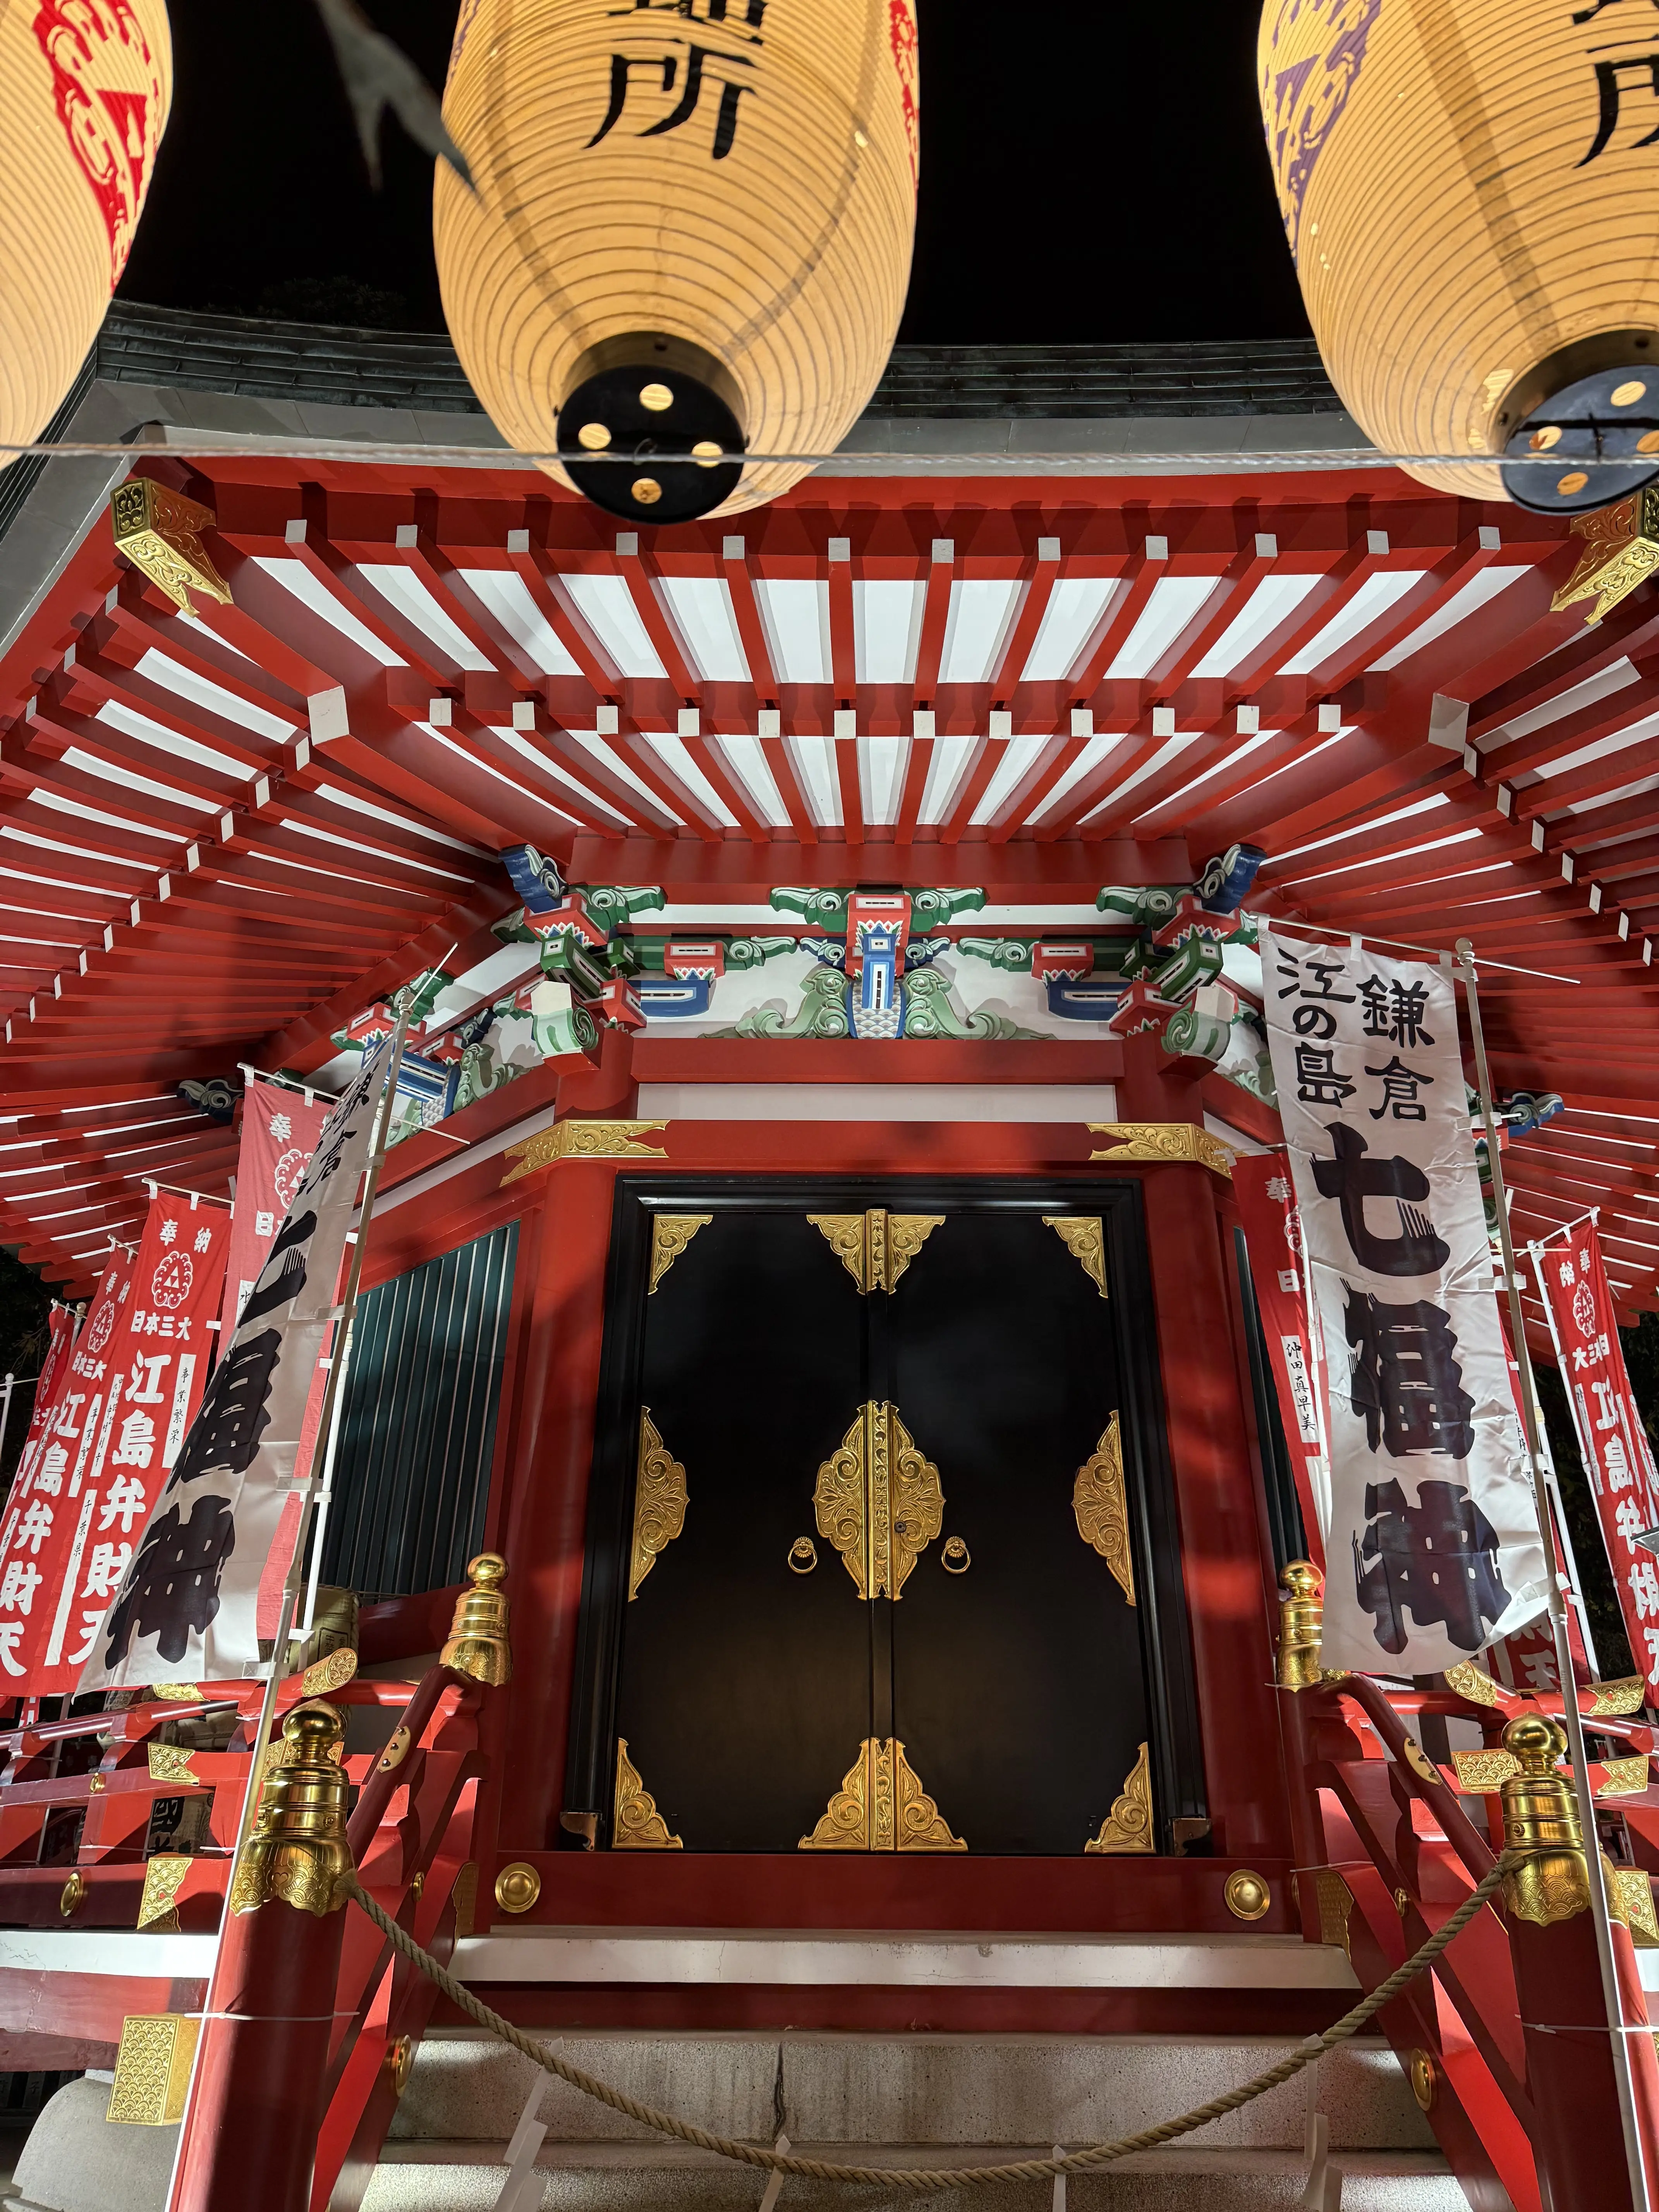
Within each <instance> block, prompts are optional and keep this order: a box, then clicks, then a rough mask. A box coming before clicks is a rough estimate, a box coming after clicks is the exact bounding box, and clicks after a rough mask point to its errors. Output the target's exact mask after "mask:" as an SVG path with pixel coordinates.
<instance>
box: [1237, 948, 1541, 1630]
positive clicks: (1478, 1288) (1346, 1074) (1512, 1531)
mask: <svg viewBox="0 0 1659 2212" xmlns="http://www.w3.org/2000/svg"><path fill="white" fill-rule="evenodd" d="M1261 960H1262V981H1263V989H1264V994H1265V997H1266V1001H1267V1038H1268V1043H1269V1046H1270V1048H1271V1049H1272V1053H1273V1080H1274V1082H1275V1084H1276V1085H1277V1086H1278V1090H1279V1113H1280V1115H1281V1116H1282V1117H1283V1120H1284V1124H1285V1145H1286V1147H1287V1149H1288V1151H1289V1152H1290V1157H1291V1177H1292V1180H1293V1182H1294V1183H1295V1186H1296V1195H1297V1202H1298V1205H1299V1206H1300V1209H1301V1214H1302V1225H1303V1235H1304V1239H1305V1243H1306V1249H1307V1263H1308V1267H1309V1272H1310V1278H1311V1284H1312V1291H1313V1309H1314V1317H1315V1321H1316V1325H1317V1327H1318V1328H1319V1329H1320V1331H1321V1333H1322V1340H1323V1343H1324V1349H1325V1363H1326V1372H1327V1374H1328V1376H1329V1378H1330V1439H1329V1442H1330V1463H1331V1500H1332V1504H1331V1526H1330V1535H1329V1542H1328V1554H1327V1559H1328V1571H1327V1576H1326V1584H1325V1643H1324V1663H1325V1665H1326V1666H1327V1667H1333V1668H1337V1667H1341V1668H1352V1669H1353V1670H1355V1671H1356V1672H1358V1673H1361V1674H1438V1673H1440V1672H1441V1671H1442V1670H1443V1668H1447V1667H1450V1666H1454V1665H1455V1663H1456V1662H1458V1661H1459V1660H1460V1659H1468V1657H1470V1656H1471V1655H1472V1654H1473V1653H1474V1652H1475V1651H1477V1650H1480V1649H1481V1648H1482V1647H1483V1646H1485V1645H1486V1644H1491V1643H1492V1642H1493V1641H1494V1640H1495V1639H1496V1638H1498V1637H1500V1636H1507V1635H1508V1634H1509V1633H1510V1632H1511V1631H1512V1630H1514V1629H1517V1628H1519V1627H1520V1626H1522V1624H1523V1623H1524V1622H1526V1621H1528V1620H1531V1619H1532V1618H1533V1616H1534V1614H1536V1613H1540V1612H1541V1611H1542V1610H1543V1608H1544V1607H1546V1605H1547V1603H1548V1595H1547V1586H1546V1583H1545V1573H1546V1569H1545V1563H1544V1553H1543V1547H1542V1545H1541V1541H1540V1538H1539V1533H1538V1521H1537V1515H1536V1512H1535V1510H1534V1503H1533V1492H1532V1482H1531V1477H1530V1474H1529V1473H1528V1465H1527V1454H1526V1445H1525V1442H1524V1440H1523V1438H1522V1434H1521V1425H1520V1422H1519V1421H1518V1420H1517V1419H1516V1412H1515V1401H1514V1397H1513V1395H1512V1394H1511V1391H1510V1375H1509V1364H1508V1354H1507V1352H1506V1349H1505V1346H1504V1338H1503V1332H1502V1330H1501V1328H1500V1327H1499V1323H1498V1301H1497V1298H1496V1296H1495V1295H1494V1292H1493V1287H1492V1248H1491V1245H1490V1243H1489V1242H1488V1239H1487V1236H1486V1216H1485V1212H1484V1211H1483V1209H1482V1206H1481V1200H1480V1174H1479V1170H1478V1169H1477V1166H1476V1163H1475V1153H1474V1140H1473V1139H1472V1137H1471V1135H1470V1131H1469V1115H1468V1102H1467V1097H1466V1094H1465V1090H1464V1081H1463V1064H1462V1055H1461V1054H1460V1051H1459V1048H1458V1042H1457V1006H1456V999H1455V992H1454V988H1453V985H1452V981H1451V978H1450V976H1449V975H1447V974H1446V973H1445V972H1444V971H1443V969H1439V968H1436V967H1430V966H1427V965H1425V963H1422V962H1420V961H1414V960H1387V959H1384V958H1383V957H1382V956H1381V955H1380V954H1377V953H1374V952H1370V951H1360V950H1356V949H1353V948H1351V947H1348V946H1335V945H1312V944H1308V943H1304V942H1302V941H1300V940H1293V939H1289V938H1285V937H1275V936H1273V934H1272V933H1271V932H1270V931H1269V930H1268V929H1267V927H1263V929H1262V932H1261Z"/></svg>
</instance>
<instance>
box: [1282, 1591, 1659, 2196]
mask: <svg viewBox="0 0 1659 2212" xmlns="http://www.w3.org/2000/svg"><path fill="white" fill-rule="evenodd" d="M1287 1610H1288V1609H1287ZM1301 1625H1302V1626H1304V1627H1305V1615H1304V1620H1303V1622H1302V1624H1301ZM1290 1672H1291V1676H1292V1678H1293V1677H1294V1674H1295V1669H1294V1668H1291V1670H1290ZM1480 1694H1481V1696H1482V1698H1484V1697H1485V1696H1486V1689H1485V1688H1482V1689H1481V1692H1480ZM1491 1694H1492V1700H1493V1702H1492V1703H1490V1704H1486V1703H1481V1702H1476V1701H1474V1700H1472V1699H1468V1698H1464V1697H1459V1696H1455V1695H1451V1694H1449V1693H1446V1692H1419V1691H1388V1692H1385V1691H1384V1690H1383V1688H1382V1686H1380V1685H1379V1684H1377V1683H1376V1682H1375V1681H1372V1680H1369V1679H1368V1678H1366V1677H1364V1676H1359V1675H1354V1676H1343V1677H1341V1678H1340V1679H1337V1680H1328V1681H1322V1682H1319V1683H1312V1684H1308V1685H1306V1686H1302V1687H1299V1688H1296V1687H1291V1686H1283V1687H1282V1689H1281V1709H1282V1712H1283V1718H1284V1727H1285V1740H1286V1750H1287V1754H1288V1765H1289V1769H1290V1773H1291V1794H1292V1805H1291V1813H1292V1821H1293V1826H1294V1832H1295V1844H1296V1852H1297V1866H1298V1878H1297V1894H1298V1901H1299V1905H1300V1909H1301V1912H1302V1918H1303V1927H1304V1934H1305V1935H1306V1936H1308V1938H1309V1939H1310V1941H1312V1942H1341V1943H1342V1944H1343V1946H1344V1948H1346V1951H1347V1953H1348V1955H1349V1957H1350V1960H1351V1961H1352V1965H1353V1968H1354V1972H1355V1973H1356V1975H1357V1977H1358V1980H1359V1982H1360V1984H1361V1985H1362V1987H1364V1988H1365V1989H1368V1990H1369V1989H1374V1988H1375V1987H1376V1985H1377V1984H1378V1983H1380V1982H1381V1981H1383V1979H1384V1978H1386V1977H1387V1976H1388V1975H1389V1973H1390V1972H1393V1970H1394V1969H1395V1967H1396V1966H1399V1965H1400V1964H1401V1961H1402V1960H1404V1959H1406V1958H1407V1957H1408V1956H1409V1955H1410V1954H1411V1953H1412V1952H1413V1951H1414V1950H1415V1949H1416V1948H1418V1947H1419V1945H1420V1944H1421V1943H1422V1942H1424V1941H1425V1940H1426V1938H1427V1937H1428V1936H1430V1935H1431V1934H1432V1933H1433V1932H1434V1931H1435V1930H1436V1929H1437V1928H1438V1927H1439V1926H1440V1925H1441V1924H1442V1923H1443V1922H1444V1921H1445V1920H1446V1919H1448V1918H1449V1917H1450V1915H1451V1913H1452V1912H1453V1911H1455V1908H1456V1907H1457V1905H1460V1904H1461V1903H1462V1900H1463V1899H1465V1898H1466V1897H1467V1896H1468V1893H1469V1891H1470V1890H1471V1889H1472V1888H1473V1887H1474V1885H1475V1883H1476V1882H1478V1881H1480V1880H1481V1879H1482V1877H1483V1876H1484V1875H1486V1874H1487V1873H1489V1872H1490V1871H1491V1869H1492V1866H1493V1864H1494V1863H1495V1854H1496V1852H1497V1850H1500V1849H1501V1848H1502V1847H1503V1845H1504V1801H1503V1799H1502V1798H1501V1796H1499V1794H1498V1790H1497V1788H1496V1786H1495V1783H1494V1786H1492V1787H1488V1788H1483V1789H1482V1790H1480V1793H1479V1794H1478V1795H1474V1796H1467V1797H1466V1796H1462V1794H1461V1787H1460V1781H1459V1778H1458V1777H1457V1771H1456V1767H1455V1763H1454V1765H1452V1767H1451V1770H1450V1771H1448V1770H1447V1769H1446V1768H1445V1767H1443V1766H1442V1765H1439V1764H1437V1762H1436V1761H1435V1760H1433V1759H1431V1758H1430V1757H1429V1756H1428V1754H1427V1753H1426V1752H1425V1749H1424V1747H1423V1745H1422V1742H1421V1741H1420V1739H1421V1736H1422V1735H1423V1734H1424V1733H1425V1729H1424V1726H1423V1723H1424V1720H1425V1717H1436V1716H1438V1717H1444V1718H1446V1719H1454V1718H1455V1719H1456V1720H1459V1721H1463V1722H1474V1723H1476V1724H1477V1725H1478V1726H1479V1728H1480V1732H1481V1738H1482V1747H1483V1748H1484V1750H1485V1751H1486V1753H1488V1754H1491V1753H1501V1752H1502V1741H1501V1740H1502V1737H1503V1735H1504V1729H1505V1728H1506V1727H1507V1726H1508V1724H1509V1723H1510V1721H1512V1720H1514V1719H1516V1718H1518V1717H1522V1715H1525V1714H1539V1713H1543V1714H1546V1715H1549V1714H1559V1711H1560V1710H1561V1699H1560V1697H1559V1695H1556V1696H1553V1697H1549V1696H1540V1697H1536V1698H1534V1697H1526V1698H1522V1697H1511V1696H1510V1695H1508V1694H1506V1693H1504V1692H1501V1691H1500V1690H1498V1689H1497V1687H1496V1686H1491ZM1597 1702H1598V1700H1597V1699H1596V1697H1595V1695H1594V1694H1593V1693H1591V1692H1584V1693H1583V1694H1582V1696H1581V1699H1580V1703H1581V1708H1582V1709H1583V1712H1584V1716H1585V1719H1586V1722H1587V1724H1588V1725H1589V1728H1590V1729H1592V1730H1594V1731H1595V1733H1596V1734H1598V1735H1606V1736H1607V1737H1609V1738H1611V1739H1613V1741H1615V1742H1618V1743H1623V1744H1626V1745H1628V1746H1629V1747H1630V1751H1631V1753H1632V1755H1634V1754H1637V1753H1647V1752H1648V1751H1649V1750H1650V1749H1651V1748H1652V1747H1653V1742H1654V1731H1653V1730H1652V1729H1650V1728H1648V1727H1646V1726H1645V1725H1644V1724H1643V1723H1640V1722H1638V1721H1635V1720H1633V1719H1631V1718H1629V1717H1625V1716H1620V1715H1616V1714H1610V1713H1603V1712H1601V1711H1596V1710H1595V1706H1596V1704H1597ZM1413 1731H1415V1732H1413ZM1500 1766H1507V1767H1509V1769H1510V1771H1511V1772H1513V1771H1516V1762H1515V1761H1514V1760H1513V1759H1502V1758H1501V1757H1500V1758H1499V1759H1498V1760H1496V1761H1492V1760H1490V1759H1489V1761H1488V1774H1487V1776H1486V1777H1485V1778H1483V1779H1486V1780H1489V1781H1490V1780H1492V1778H1493V1776H1494V1775H1495V1772H1496V1770H1497V1769H1498V1767H1500ZM1609 1780H1611V1781H1612V1782H1613V1784H1614V1786H1622V1785H1626V1784H1627V1783H1628V1780H1629V1777H1628V1776H1626V1775H1625V1774H1622V1773H1620V1774H1619V1775H1617V1776H1614V1777H1609V1776H1608V1773H1607V1766H1606V1765H1605V1763H1601V1764H1599V1765H1593V1766H1592V1768H1591V1783H1592V1787H1593V1788H1595V1787H1598V1786H1602V1785H1604V1784H1607V1782H1608V1781H1609ZM1587 1827H1589V1829H1591V1830H1592V1831H1595V1830H1599V1831H1600V1832H1601V1838H1600V1839H1601V1848H1602V1850H1603V1851H1604V1852H1606V1851H1607V1850H1608V1846H1609V1844H1611V1846H1612V1848H1613V1853H1614V1855H1615V1857H1616V1863H1618V1864H1619V1865H1620V1866H1622V1867H1623V1868H1626V1869H1632V1870H1636V1874H1637V1879H1638V1881H1640V1882H1642V1883H1643V1884H1644V1885H1645V1882H1646V1873H1645V1871H1644V1869H1646V1868H1648V1867H1651V1866H1655V1865H1659V1852H1656V1851H1655V1850H1653V1848H1652V1844H1653V1841H1655V1840H1659V1793H1656V1792H1654V1791H1653V1790H1651V1789H1650V1788H1646V1789H1644V1790H1641V1791H1640V1792H1637V1793H1632V1794H1629V1795H1625V1796H1620V1797H1619V1798H1617V1799H1615V1800H1607V1799H1598V1800H1597V1802H1596V1804H1595V1807H1594V1808H1593V1811H1592V1814H1591V1817H1590V1820H1589V1821H1588V1822H1587ZM1587 1840H1588V1838H1587ZM1615 1888H1616V1890H1617V1891H1618V1894H1619V1898H1620V1903H1621V1905H1626V1906H1627V1899H1626V1896H1625V1893H1624V1891H1623V1890H1622V1888H1620V1886H1619V1885H1618V1884H1617V1882H1616V1881H1615ZM1646 1894H1647V1897H1648V1903H1647V1911H1646V1913H1645V1915H1644V1914H1643V1913H1642V1912H1641V1911H1640V1910H1639V1905H1638V1913H1637V1915H1636V1916H1635V1917H1637V1918H1638V1920H1640V1919H1641V1918H1643V1917H1645V1919H1646V1920H1647V1922H1648V1923H1649V1925H1650V1926H1651V1925H1652V1921H1653V1915H1652V1907H1651V1901H1650V1893H1646ZM1613 1943H1614V1953H1615V1969H1616V1972H1617V1974H1618V1978H1619V1983H1620V1996H1621V1999H1622V2002H1623V2008H1624V2023H1625V2026H1626V2027H1627V2028H1628V2029H1631V2030H1633V2031H1639V2032H1638V2033H1630V2034H1627V2035H1626V2037H1625V2038H1624V2040H1625V2041H1626V2043H1627V2045H1629V2047H1630V2050H1631V2053H1632V2076H1633V2088H1634V2094H1635V2101H1636V2106H1637V2110H1636V2112H1635V2114H1634V2118H1635V2121H1636V2125H1637V2130H1638V2137H1639V2138H1641V2139H1642V2141H1641V2148H1642V2152H1643V2155H1644V2160H1645V2163H1646V2165H1647V2167H1648V2171H1649V2172H1653V2173H1655V2174H1656V2175H1659V2165H1656V2162H1655V2148H1656V2146H1659V2069H1656V2065H1655V2062H1654V2045H1653V2039H1652V2036H1651V2035H1650V2034H1649V2033H1646V2032H1645V2031H1646V2028H1647V2021H1648V2016H1647V2010H1646V2003H1645V2000H1644V1996H1643V1993H1642V1989H1641V1983H1640V1976H1639V1972H1638V1967H1637V1962H1636V1957H1635V1953H1634V1950H1633V1948H1632V1936H1631V1934H1630V1931H1629V1929H1628V1928H1627V1927H1626V1926H1620V1925H1616V1926H1615V1927H1614V1928H1613ZM1380 2019H1381V2025H1382V2026H1383V2029H1384V2031H1385V2032H1386V2033H1387V2034H1388V2036H1389V2040H1390V2041H1391V2043H1392V2044H1393V2045H1394V2047H1395V2051H1396V2052H1397V2053H1398V2054H1399V2056H1400V2057H1401V2062H1402V2063H1403V2064H1404V2065H1406V2066H1407V2069H1408V2071H1409V2072H1410V2075H1411V2078H1412V2083H1413V2089H1414V2090H1415V2091H1416V2092H1417V2094H1418V2098H1419V2103H1420V2104H1422V2105H1423V2106H1424V2108H1425V2111H1426V2112H1427V2114H1428V2118H1429V2120H1430V2123H1431V2125H1432V2126H1433V2128H1434V2130H1435V2133H1436V2135H1437V2137H1438V2139H1439V2142H1440V2144H1441V2147H1442V2148H1443V2150H1444V2151H1445V2153H1446V2155H1447V2157H1448V2159H1449V2162H1450V2163H1451V2166H1452V2167H1453V2170H1454V2172H1455V2173H1456V2174H1457V2176H1458V2178H1459V2179H1460V2180H1461V2181H1462V2182H1463V2184H1464V2185H1465V2187H1466V2189H1468V2191H1469V2193H1470V2195H1471V2197H1472V2200H1473V2201H1474V2202H1475V2203H1480V2202H1482V2201H1483V2199H1485V2200H1490V2199H1491V2198H1492V2195H1493V2192H1494V2191H1496V2190H1501V2191H1503V2192H1504V2194H1505V2195H1506V2196H1507V2197H1508V2199H1509V2201H1510V2203H1512V2204H1513V2205H1514V2206H1515V2208H1516V2212H1544V2209H1545V2208H1546V2207H1547V2208H1548V2212H1613V2208H1630V2212H1640V2200H1639V2198H1638V2197H1636V2196H1635V2194H1634V2192H1633V2191H1632V2185H1631V2182H1630V2179H1629V2167H1628V2162H1627V2157H1626V2137H1625V2130H1624V2126H1623V2124H1622V2122H1621V2116H1620V2102H1619V2092H1618V2085H1617V2080H1616V2075H1615V2070H1614V2062H1613V2055H1612V2046H1613V2036H1612V2034H1611V2033H1610V2032H1609V2023H1608V2020H1607V2007H1606V2003H1605V2000H1604V1996H1603V1989H1602V1983H1601V1968H1600V1964H1599V1959H1598V1954H1597V1952H1596V1948H1595V1929H1594V1926H1593V1923H1592V1922H1591V1920H1590V1917H1589V1913H1588V1911H1578V1912H1577V1913H1571V1914H1567V1915H1565V1917H1555V1918H1551V1919H1549V1920H1547V1921H1533V1920H1529V1919H1528V1918H1526V1917H1522V1915H1521V1914H1519V1913H1517V1912H1516V1911H1510V1910H1508V1909H1503V1910H1500V1909H1498V1907H1497V1906H1496V1905H1495V1906H1494V1907H1493V1908H1492V1909H1491V1910H1489V1911H1484V1912H1482V1913H1480V1914H1479V1915H1478V1916H1477V1917H1476V1918H1475V1919H1474V1921H1473V1922H1472V1923H1470V1924H1469V1926H1468V1928H1467V1929H1465V1930H1464V1931H1463V1933H1462V1935H1460V1936H1458V1937H1457V1938H1456V1939H1455V1942H1453V1943H1452V1945H1451V1946H1450V1948H1449V1949H1448V1950H1447V1951H1446V1952H1444V1953H1443V1954H1442V1956H1441V1958H1440V1959H1439V1960H1438V1961H1437V1964H1436V1966H1435V1967H1434V1969H1433V1972H1432V1975H1431V1976H1425V1977H1423V1978H1419V1980H1418V1981H1417V1982H1416V1983H1414V1984H1413V1985H1412V1986H1411V1987H1410V1988H1409V1989H1407V1990H1406V1991H1405V1992H1404V1993H1403V1994H1402V1995H1401V1996H1400V1997H1399V1998H1397V1999H1396V2000H1395V2002H1394V2003H1392V2004H1391V2005H1389V2007H1388V2008H1386V2009H1385V2010H1384V2012H1383V2014H1382V2015H1381V2016H1380Z"/></svg>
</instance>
